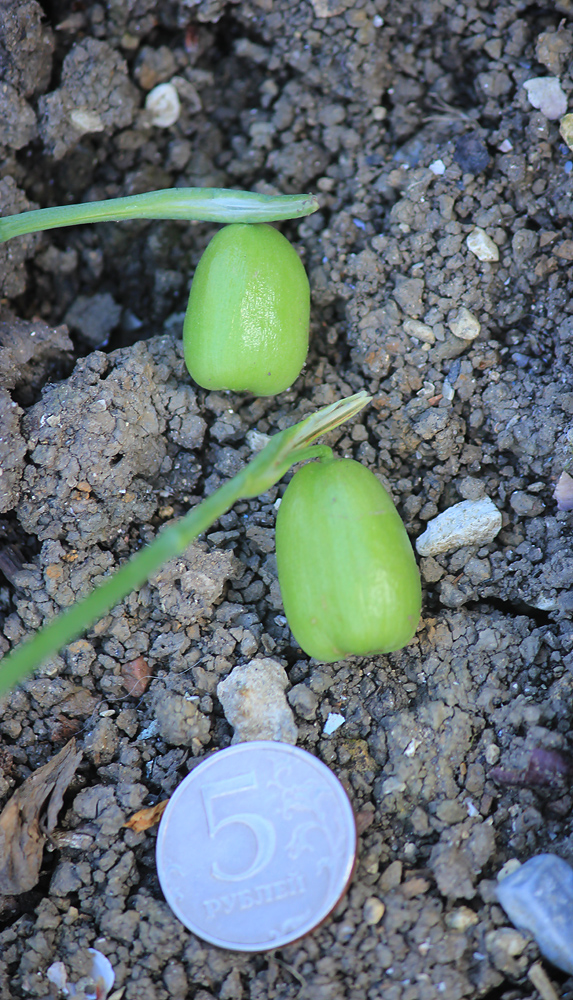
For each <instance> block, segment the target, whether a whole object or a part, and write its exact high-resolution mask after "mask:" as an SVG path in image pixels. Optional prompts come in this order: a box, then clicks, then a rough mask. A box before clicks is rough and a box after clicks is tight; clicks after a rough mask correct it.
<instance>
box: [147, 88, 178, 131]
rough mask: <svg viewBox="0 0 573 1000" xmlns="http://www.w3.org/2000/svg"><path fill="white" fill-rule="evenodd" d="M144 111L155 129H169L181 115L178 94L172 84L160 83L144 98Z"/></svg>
mask: <svg viewBox="0 0 573 1000" xmlns="http://www.w3.org/2000/svg"><path fill="white" fill-rule="evenodd" d="M145 109H146V111H149V113H150V121H151V124H152V125H155V127H156V128H170V127H171V125H175V122H176V121H177V119H178V118H179V115H180V114H181V102H180V100H179V94H178V93H177V90H176V88H175V87H174V86H173V84H172V83H160V84H159V85H158V86H157V87H154V88H153V90H150V91H149V93H148V95H147V97H146V98H145Z"/></svg>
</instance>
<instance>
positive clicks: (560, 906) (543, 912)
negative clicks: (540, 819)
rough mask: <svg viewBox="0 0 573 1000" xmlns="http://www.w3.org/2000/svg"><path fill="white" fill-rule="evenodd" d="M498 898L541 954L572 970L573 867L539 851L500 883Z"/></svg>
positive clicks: (558, 966)
mask: <svg viewBox="0 0 573 1000" xmlns="http://www.w3.org/2000/svg"><path fill="white" fill-rule="evenodd" d="M497 897H498V899H499V902H500V903H501V905H502V906H503V908H504V910H505V912H506V913H507V915H508V917H509V919H510V920H511V922H512V923H513V924H515V926H516V927H517V928H518V929H519V930H521V931H529V932H530V934H533V937H534V938H535V940H536V942H537V945H538V947H539V950H540V952H541V954H542V955H543V956H544V957H545V958H547V959H548V961H550V962H553V965H556V966H557V968H558V969H562V970H563V972H569V973H573V868H571V866H570V865H568V864H567V862H566V861H564V860H563V858H559V857H557V855H556V854H538V855H537V856H536V857H534V858H530V859H529V861H526V862H525V864H524V865H521V866H520V867H519V868H518V869H517V871H515V872H513V873H512V874H511V875H508V876H507V877H506V878H504V879H503V880H502V881H501V882H500V883H499V885H498V887H497Z"/></svg>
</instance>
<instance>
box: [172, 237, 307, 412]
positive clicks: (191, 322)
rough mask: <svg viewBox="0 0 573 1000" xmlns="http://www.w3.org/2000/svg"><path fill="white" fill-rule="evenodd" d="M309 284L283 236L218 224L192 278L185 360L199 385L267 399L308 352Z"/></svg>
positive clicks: (292, 377)
mask: <svg viewBox="0 0 573 1000" xmlns="http://www.w3.org/2000/svg"><path fill="white" fill-rule="evenodd" d="M309 315H310V289H309V285H308V278H307V276H306V272H305V270H304V267H303V266H302V263H301V261H300V258H299V256H298V254H297V253H296V251H295V250H294V248H293V247H292V246H291V244H290V243H289V241H288V240H287V239H285V237H284V236H282V235H281V233H279V232H278V231H277V230H276V229H273V227H272V226H268V225H254V226H253V225H241V224H235V225H232V226H225V228H224V229H221V230H220V231H219V232H218V233H217V234H216V235H215V236H214V237H213V239H212V240H211V242H210V243H209V246H208V247H207V249H206V250H205V252H204V254H203V256H202V257H201V260H200V261H199V264H198V265H197V270H196V271H195V275H194V277H193V284H192V286H191V294H190V295H189V304H188V306H187V313H186V316H185V322H184V324H183V346H184V348H185V362H186V364H187V368H188V370H189V373H190V374H191V376H192V377H193V378H194V379H195V381H196V382H197V383H198V384H199V385H202V386H203V387H204V388H205V389H233V390H234V391H235V392H245V391H249V392H253V393H256V395H258V396H274V395H276V393H278V392H282V391H283V389H287V388H288V386H289V385H291V384H292V383H293V382H294V380H295V379H296V378H297V376H298V375H299V373H300V370H301V368H302V366H303V364H304V362H305V359H306V354H307V351H308V326H309Z"/></svg>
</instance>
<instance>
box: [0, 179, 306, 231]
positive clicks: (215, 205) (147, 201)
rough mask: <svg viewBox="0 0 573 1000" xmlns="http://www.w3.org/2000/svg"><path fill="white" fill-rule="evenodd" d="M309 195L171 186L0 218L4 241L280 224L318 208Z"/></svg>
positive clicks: (0, 229) (0, 228) (301, 216)
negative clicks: (76, 230)
mask: <svg viewBox="0 0 573 1000" xmlns="http://www.w3.org/2000/svg"><path fill="white" fill-rule="evenodd" d="M318 207H319V206H318V201H317V200H316V198H315V197H314V195H310V194H292V195H291V194H284V195H269V194H256V193H255V192H252V191H234V190H231V189H227V188H169V189H167V190H165V191H149V192H146V193H145V194H134V195H131V196H130V197H128V198H111V199H109V200H108V201H90V202H85V203H84V204H82V205H62V206H59V207H56V208H40V209H38V210H37V211H34V212H23V213H22V214H21V215H8V216H6V217H5V218H3V219H0V243H4V242H5V241H6V240H11V239H13V237H14V236H24V235H25V234H26V233H39V232H42V231H43V230H45V229H59V228H60V227H62V226H77V225H84V224H85V223H87V222H121V221H125V220H126V219H182V220H183V221H187V222H190V221H192V220H196V221H201V222H221V223H232V222H279V221H280V220H281V219H300V218H303V217H304V216H305V215H312V213H313V212H316V211H317V209H318Z"/></svg>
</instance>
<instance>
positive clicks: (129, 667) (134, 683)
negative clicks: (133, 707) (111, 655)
mask: <svg viewBox="0 0 573 1000" xmlns="http://www.w3.org/2000/svg"><path fill="white" fill-rule="evenodd" d="M152 675H153V671H152V669H151V667H150V666H149V664H148V662H147V660H146V659H145V657H143V656H138V657H137V659H136V660H130V661H129V663H124V664H123V665H122V668H121V676H122V679H123V686H124V688H125V690H126V691H127V693H128V694H129V695H131V697H132V698H141V696H142V694H145V692H146V691H147V688H148V687H149V681H150V680H151V677H152Z"/></svg>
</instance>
